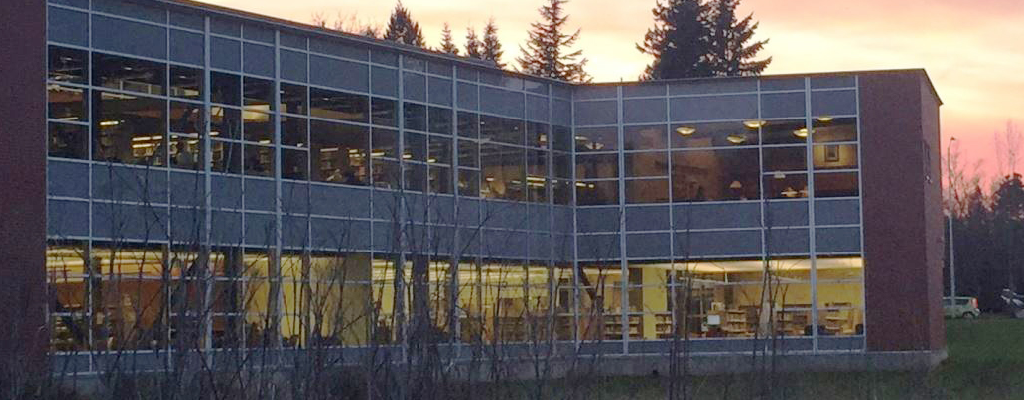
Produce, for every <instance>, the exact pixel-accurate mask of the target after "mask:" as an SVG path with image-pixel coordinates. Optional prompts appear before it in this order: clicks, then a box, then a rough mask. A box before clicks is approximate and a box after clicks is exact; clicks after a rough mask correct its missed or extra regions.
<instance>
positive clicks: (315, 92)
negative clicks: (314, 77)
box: [309, 88, 370, 122]
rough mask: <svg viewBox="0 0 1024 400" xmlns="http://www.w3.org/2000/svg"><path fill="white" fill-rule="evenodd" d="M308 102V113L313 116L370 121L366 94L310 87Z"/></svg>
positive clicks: (368, 102)
mask: <svg viewBox="0 0 1024 400" xmlns="http://www.w3.org/2000/svg"><path fill="white" fill-rule="evenodd" d="M309 103H310V104H309V114H310V115H312V116H314V117H318V118H328V119H336V120H341V121H354V122H370V115H369V114H370V113H369V108H370V101H369V99H367V98H366V96H360V95H357V94H351V93H342V92H335V91H333V90H326V89H316V88H311V89H310V90H309Z"/></svg>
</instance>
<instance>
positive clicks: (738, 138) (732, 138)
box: [725, 133, 747, 144]
mask: <svg viewBox="0 0 1024 400" xmlns="http://www.w3.org/2000/svg"><path fill="white" fill-rule="evenodd" d="M725 140H728V141H729V143H732V144H741V143H743V142H746V141H747V136H746V135H737V134H735V133H734V134H731V135H729V136H726V137H725Z"/></svg>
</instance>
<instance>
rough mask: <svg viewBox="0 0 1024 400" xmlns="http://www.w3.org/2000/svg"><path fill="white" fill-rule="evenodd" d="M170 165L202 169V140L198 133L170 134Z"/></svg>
mask: <svg viewBox="0 0 1024 400" xmlns="http://www.w3.org/2000/svg"><path fill="white" fill-rule="evenodd" d="M169 150H170V155H171V157H170V158H171V166H172V167H175V168H182V169H193V170H198V169H202V165H203V161H202V160H203V142H202V141H201V140H200V139H199V135H198V134H192V135H178V134H175V133H172V134H171V141H170V147H169Z"/></svg>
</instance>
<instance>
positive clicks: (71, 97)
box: [46, 85, 89, 121]
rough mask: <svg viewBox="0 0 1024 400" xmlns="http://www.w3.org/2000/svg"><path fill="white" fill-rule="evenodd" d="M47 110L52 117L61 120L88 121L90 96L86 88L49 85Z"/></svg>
mask: <svg viewBox="0 0 1024 400" xmlns="http://www.w3.org/2000/svg"><path fill="white" fill-rule="evenodd" d="M47 89H48V90H47V94H46V100H47V105H48V107H47V111H48V117H49V118H50V119H59V120H61V121H88V120H89V117H88V115H86V114H88V109H89V106H88V98H87V97H86V93H87V91H86V90H83V89H78V88H73V87H67V86H59V85H47Z"/></svg>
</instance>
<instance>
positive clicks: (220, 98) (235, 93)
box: [210, 72, 242, 106]
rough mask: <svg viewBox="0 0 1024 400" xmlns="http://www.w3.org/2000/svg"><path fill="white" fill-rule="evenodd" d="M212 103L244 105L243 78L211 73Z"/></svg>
mask: <svg viewBox="0 0 1024 400" xmlns="http://www.w3.org/2000/svg"><path fill="white" fill-rule="evenodd" d="M210 101H212V102H214V103H221V104H228V105H233V106H239V105H242V78H241V77H239V76H238V75H232V74H225V73H223V72H210Z"/></svg>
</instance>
